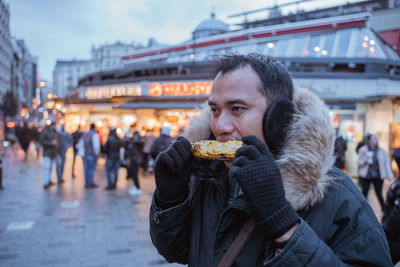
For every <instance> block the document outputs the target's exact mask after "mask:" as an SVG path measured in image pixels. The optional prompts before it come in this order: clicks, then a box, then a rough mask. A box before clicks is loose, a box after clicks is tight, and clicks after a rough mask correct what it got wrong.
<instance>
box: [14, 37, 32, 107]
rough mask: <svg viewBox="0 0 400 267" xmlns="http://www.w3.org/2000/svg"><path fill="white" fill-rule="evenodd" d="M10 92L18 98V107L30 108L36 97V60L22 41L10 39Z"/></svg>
mask: <svg viewBox="0 0 400 267" xmlns="http://www.w3.org/2000/svg"><path fill="white" fill-rule="evenodd" d="M11 43H12V64H11V90H12V91H13V92H14V95H15V96H16V97H17V98H18V100H19V103H20V107H22V108H31V107H32V100H33V99H34V98H35V97H36V87H37V61H38V60H37V58H36V57H34V56H32V55H31V53H30V52H29V49H28V47H27V45H26V43H25V41H24V40H22V39H16V38H14V37H13V38H12V39H11Z"/></svg>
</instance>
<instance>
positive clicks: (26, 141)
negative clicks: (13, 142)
mask: <svg viewBox="0 0 400 267" xmlns="http://www.w3.org/2000/svg"><path fill="white" fill-rule="evenodd" d="M31 141H32V131H31V127H30V125H29V126H28V123H27V122H23V123H22V125H20V126H19V129H18V142H19V144H20V146H21V149H22V150H23V151H24V161H27V160H28V153H29V151H28V148H29V145H30V143H31Z"/></svg>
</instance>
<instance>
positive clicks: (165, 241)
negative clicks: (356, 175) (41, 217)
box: [150, 54, 391, 266]
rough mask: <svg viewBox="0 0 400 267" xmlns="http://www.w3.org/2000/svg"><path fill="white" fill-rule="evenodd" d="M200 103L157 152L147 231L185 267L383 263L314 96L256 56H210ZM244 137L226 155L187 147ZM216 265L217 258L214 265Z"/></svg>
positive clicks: (369, 215)
mask: <svg viewBox="0 0 400 267" xmlns="http://www.w3.org/2000/svg"><path fill="white" fill-rule="evenodd" d="M213 66H214V67H215V69H216V71H215V73H216V74H215V76H214V77H215V79H214V82H213V85H212V90H211V94H210V97H209V101H208V104H209V108H208V109H206V110H205V111H204V113H203V115H202V116H201V117H200V118H198V119H197V120H196V121H192V122H191V124H190V126H189V128H188V129H187V131H186V132H185V133H184V136H179V137H178V138H177V139H176V140H175V141H174V143H173V144H172V145H171V146H169V147H168V148H167V150H165V151H163V152H161V153H160V154H159V156H158V157H157V159H156V162H155V166H154V175H155V181H156V187H157V188H156V191H155V194H154V195H153V202H152V205H151V209H150V234H151V238H152V241H153V244H154V245H155V246H156V248H157V249H158V252H159V253H160V254H161V255H163V256H164V257H165V259H166V260H167V261H168V262H178V263H182V264H188V265H189V266H217V264H218V263H219V262H221V259H223V262H222V263H224V265H222V266H230V265H234V266H322V265H323V266H344V265H346V264H347V266H348V265H357V266H367V265H368V266H390V265H391V260H390V255H389V249H388V245H387V241H386V237H385V234H384V232H383V230H382V226H381V225H380V223H379V222H378V220H377V218H376V216H375V215H374V213H373V211H372V208H371V207H370V205H369V204H368V202H367V201H366V200H365V198H363V197H362V195H361V193H360V191H359V190H358V189H357V187H356V186H355V185H354V183H353V182H352V180H351V179H350V178H349V177H348V176H347V175H346V174H345V173H343V172H342V171H340V170H339V169H337V168H334V167H332V166H333V163H334V155H333V149H334V140H335V133H334V129H333V127H332V123H331V118H330V116H329V111H328V108H327V107H326V105H325V104H324V102H323V101H322V100H321V99H319V98H318V97H317V96H316V95H315V94H314V93H312V92H311V91H309V90H306V89H296V90H295V89H294V88H293V83H292V79H291V77H290V75H289V73H288V71H287V69H286V67H285V66H284V65H283V64H281V63H279V62H277V61H275V60H274V59H272V58H270V57H268V58H267V57H265V56H262V55H258V54H249V55H230V56H225V57H223V58H222V59H220V60H219V61H216V62H214V63H213ZM203 139H216V140H217V141H219V142H225V141H228V140H242V141H243V143H244V144H245V146H243V147H242V148H239V149H238V150H237V151H236V158H235V159H234V160H233V161H229V160H223V159H222V160H208V159H201V158H197V157H194V156H193V155H192V153H191V142H195V141H199V140H203ZM222 263H221V264H222Z"/></svg>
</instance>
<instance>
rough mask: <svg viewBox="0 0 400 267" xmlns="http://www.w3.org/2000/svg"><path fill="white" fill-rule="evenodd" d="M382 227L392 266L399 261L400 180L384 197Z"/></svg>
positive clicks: (397, 180) (393, 184)
mask: <svg viewBox="0 0 400 267" xmlns="http://www.w3.org/2000/svg"><path fill="white" fill-rule="evenodd" d="M382 226H383V229H384V230H385V234H386V237H387V240H388V243H389V248H390V254H391V255H392V261H393V264H396V263H397V262H399V261H400V180H399V178H397V179H396V181H395V182H393V183H392V185H391V186H390V188H389V190H388V191H387V195H386V202H385V209H384V213H383V217H382Z"/></svg>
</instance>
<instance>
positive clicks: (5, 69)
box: [0, 0, 12, 97]
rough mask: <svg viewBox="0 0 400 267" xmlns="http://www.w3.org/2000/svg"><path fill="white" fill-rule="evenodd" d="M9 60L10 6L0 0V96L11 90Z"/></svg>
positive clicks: (10, 53)
mask: <svg viewBox="0 0 400 267" xmlns="http://www.w3.org/2000/svg"><path fill="white" fill-rule="evenodd" d="M11 60H12V46H11V35H10V8H9V6H8V4H6V3H5V2H4V1H2V0H0V97H1V96H2V95H3V94H4V93H5V92H6V91H8V90H11V84H10V79H11Z"/></svg>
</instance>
